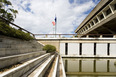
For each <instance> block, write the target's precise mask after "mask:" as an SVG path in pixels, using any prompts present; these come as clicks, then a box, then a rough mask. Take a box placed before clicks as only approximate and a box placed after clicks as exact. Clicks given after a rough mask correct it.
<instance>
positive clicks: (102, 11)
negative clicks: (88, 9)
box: [102, 11, 106, 19]
mask: <svg viewBox="0 0 116 77" xmlns="http://www.w3.org/2000/svg"><path fill="white" fill-rule="evenodd" d="M102 14H103V16H104V18H105V19H106V16H105V14H104V12H103V11H102Z"/></svg>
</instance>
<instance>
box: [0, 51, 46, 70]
mask: <svg viewBox="0 0 116 77" xmlns="http://www.w3.org/2000/svg"><path fill="white" fill-rule="evenodd" d="M43 54H45V51H38V52H31V53H25V54H18V55H12V56H6V57H0V68H4V67H7V66H10V65H13V64H16V63H18V62H21V61H23V60H26V59H30V58H33V57H37V56H40V55H43Z"/></svg>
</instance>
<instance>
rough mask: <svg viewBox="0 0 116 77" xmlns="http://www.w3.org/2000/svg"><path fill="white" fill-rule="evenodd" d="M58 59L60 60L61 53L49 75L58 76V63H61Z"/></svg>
mask: <svg viewBox="0 0 116 77" xmlns="http://www.w3.org/2000/svg"><path fill="white" fill-rule="evenodd" d="M58 61H59V55H57V57H56V58H55V60H54V62H53V65H52V68H51V70H50V73H49V75H48V77H57V70H58V63H59V62H58Z"/></svg>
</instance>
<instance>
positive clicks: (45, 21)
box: [10, 0, 96, 34]
mask: <svg viewBox="0 0 116 77" xmlns="http://www.w3.org/2000/svg"><path fill="white" fill-rule="evenodd" d="M10 1H11V2H12V3H13V6H14V8H15V9H17V10H18V11H19V14H18V15H17V18H16V20H15V22H14V23H16V24H17V25H19V26H21V27H23V28H25V29H27V30H29V31H30V32H32V33H37V34H39V33H53V25H52V21H53V20H54V18H55V14H56V15H57V19H58V22H57V33H72V32H74V30H75V28H77V26H78V25H79V24H80V23H81V22H82V21H83V19H84V18H85V17H86V16H87V14H86V13H85V12H87V11H88V10H90V9H92V8H93V7H94V6H95V5H96V4H95V3H94V2H93V1H92V0H89V1H86V2H82V3H77V2H76V1H74V2H75V3H72V4H70V3H69V1H68V0H10ZM29 9H30V11H29Z"/></svg>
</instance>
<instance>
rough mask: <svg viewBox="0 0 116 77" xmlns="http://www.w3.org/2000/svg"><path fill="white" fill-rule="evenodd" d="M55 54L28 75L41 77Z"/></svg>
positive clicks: (29, 76)
mask: <svg viewBox="0 0 116 77" xmlns="http://www.w3.org/2000/svg"><path fill="white" fill-rule="evenodd" d="M54 57H55V55H52V56H51V57H49V58H48V59H47V60H46V61H45V62H44V63H43V64H41V65H40V66H39V67H38V68H36V69H35V70H34V71H33V72H32V73H31V74H30V75H28V77H43V76H44V74H45V72H46V71H47V69H48V68H49V66H50V64H51V62H52V61H53V59H54Z"/></svg>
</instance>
